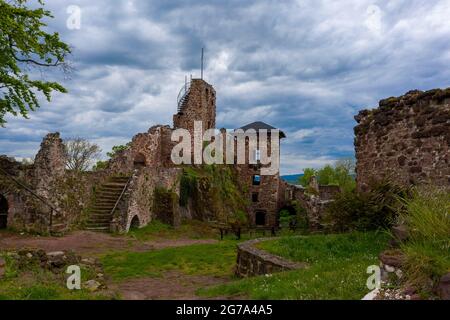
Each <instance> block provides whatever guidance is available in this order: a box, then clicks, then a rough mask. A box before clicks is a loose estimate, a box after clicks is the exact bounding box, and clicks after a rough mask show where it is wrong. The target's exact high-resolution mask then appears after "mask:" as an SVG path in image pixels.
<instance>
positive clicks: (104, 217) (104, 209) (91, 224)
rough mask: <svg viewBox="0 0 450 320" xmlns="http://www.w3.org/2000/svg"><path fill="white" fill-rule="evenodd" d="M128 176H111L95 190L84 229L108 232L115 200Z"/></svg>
mask: <svg viewBox="0 0 450 320" xmlns="http://www.w3.org/2000/svg"><path fill="white" fill-rule="evenodd" d="M129 179H130V177H111V178H110V179H109V180H108V181H107V182H105V183H103V184H102V185H101V186H100V187H99V189H98V190H97V196H96V199H95V203H94V204H93V206H92V207H91V210H90V216H89V218H88V220H87V224H86V230H91V231H102V232H108V231H109V227H110V223H111V219H112V213H111V211H112V210H113V208H114V205H115V204H116V202H117V200H118V199H119V197H120V195H121V194H122V191H123V189H124V188H125V186H126V185H127V183H128V180H129Z"/></svg>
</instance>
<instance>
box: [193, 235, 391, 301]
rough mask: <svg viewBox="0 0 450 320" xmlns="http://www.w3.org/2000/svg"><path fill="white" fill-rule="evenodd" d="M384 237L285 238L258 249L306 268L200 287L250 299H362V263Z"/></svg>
mask: <svg viewBox="0 0 450 320" xmlns="http://www.w3.org/2000/svg"><path fill="white" fill-rule="evenodd" d="M387 241H388V236H387V235H386V234H385V233H381V232H367V233H361V232H355V233H351V234H339V235H313V236H303V237H285V238H281V239H278V240H272V241H266V242H263V243H261V244H260V247H261V248H262V249H264V250H267V251H269V252H271V253H273V254H276V255H279V256H283V257H285V258H288V259H291V260H294V261H300V262H307V263H308V264H310V267H309V268H307V269H301V270H295V271H289V272H282V273H278V274H273V275H270V276H259V277H253V278H247V279H243V280H238V281H234V282H231V283H229V284H224V285H220V286H215V287H213V288H207V289H201V290H199V293H200V294H202V295H204V296H208V297H215V296H224V295H227V296H236V295H238V296H246V297H249V298H251V299H361V297H363V296H364V294H366V293H367V291H368V289H367V287H366V280H367V276H368V275H367V273H366V270H367V267H368V266H369V265H373V264H378V257H377V256H378V253H379V252H380V251H381V250H382V249H383V248H384V247H385V246H386V244H387Z"/></svg>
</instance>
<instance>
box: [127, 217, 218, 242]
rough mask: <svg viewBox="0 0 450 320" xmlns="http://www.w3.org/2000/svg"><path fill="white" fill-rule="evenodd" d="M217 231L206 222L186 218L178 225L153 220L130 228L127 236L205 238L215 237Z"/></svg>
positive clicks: (151, 238) (141, 237)
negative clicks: (140, 226)
mask: <svg viewBox="0 0 450 320" xmlns="http://www.w3.org/2000/svg"><path fill="white" fill-rule="evenodd" d="M217 235H218V232H217V230H214V229H212V228H211V226H210V225H209V224H208V223H207V222H203V221H198V220H186V221H183V222H182V224H181V225H180V226H178V227H176V228H175V227H173V226H171V225H168V224H165V223H163V222H161V221H158V220H153V221H152V222H150V223H149V224H147V225H146V226H144V227H142V228H139V229H134V230H130V232H128V236H130V237H133V238H135V239H138V240H155V239H161V238H164V239H206V238H214V237H217Z"/></svg>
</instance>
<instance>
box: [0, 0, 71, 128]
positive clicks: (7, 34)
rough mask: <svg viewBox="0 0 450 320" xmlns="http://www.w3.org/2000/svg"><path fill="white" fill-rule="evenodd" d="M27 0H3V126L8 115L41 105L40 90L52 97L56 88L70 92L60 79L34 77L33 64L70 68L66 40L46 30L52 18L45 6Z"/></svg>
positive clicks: (0, 40)
mask: <svg viewBox="0 0 450 320" xmlns="http://www.w3.org/2000/svg"><path fill="white" fill-rule="evenodd" d="M26 3H27V0H10V1H5V0H0V126H4V125H5V123H6V121H5V116H6V115H7V114H8V113H10V114H12V115H14V116H17V115H18V114H19V113H20V114H21V115H22V116H23V117H25V118H27V115H28V112H29V111H34V110H35V109H36V108H38V107H39V101H38V98H37V95H36V94H37V93H38V92H40V93H42V94H43V95H44V96H45V98H46V99H47V101H50V98H51V93H52V92H53V91H59V92H67V91H66V89H65V88H64V87H63V86H61V85H60V84H59V83H57V82H51V81H43V80H33V79H32V78H31V75H32V74H33V73H32V72H31V71H32V70H31V68H33V67H34V68H52V67H56V68H57V67H59V68H62V69H63V71H67V70H68V65H67V63H66V57H67V55H68V54H69V53H70V48H69V46H68V45H67V44H65V43H64V42H62V41H61V40H60V39H59V34H58V33H56V32H55V33H47V32H46V31H44V29H45V27H46V26H47V25H46V24H45V23H44V22H43V21H44V19H45V18H53V16H52V15H51V13H50V12H49V11H47V10H44V9H43V6H44V3H43V1H42V0H38V3H39V5H40V6H39V8H37V9H30V8H28V7H27V6H26Z"/></svg>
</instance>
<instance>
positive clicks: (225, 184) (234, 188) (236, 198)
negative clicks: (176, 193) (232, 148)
mask: <svg viewBox="0 0 450 320" xmlns="http://www.w3.org/2000/svg"><path fill="white" fill-rule="evenodd" d="M243 194H244V192H243V191H242V190H241V188H240V186H239V184H238V180H237V177H236V174H235V172H234V171H233V169H232V168H231V167H230V166H215V165H203V166H198V167H185V168H184V172H183V175H182V177H181V181H180V205H181V206H187V205H188V202H189V199H192V202H191V203H192V206H193V210H194V213H195V215H196V217H197V218H198V219H200V220H207V219H210V218H213V219H215V220H219V221H222V222H227V221H228V220H229V219H230V220H233V221H234V220H236V218H237V217H238V216H239V215H240V214H239V212H245V208H246V205H247V201H246V200H245V198H244V196H243ZM238 220H241V219H238Z"/></svg>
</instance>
